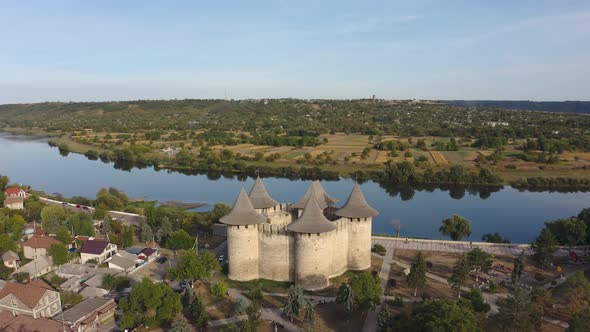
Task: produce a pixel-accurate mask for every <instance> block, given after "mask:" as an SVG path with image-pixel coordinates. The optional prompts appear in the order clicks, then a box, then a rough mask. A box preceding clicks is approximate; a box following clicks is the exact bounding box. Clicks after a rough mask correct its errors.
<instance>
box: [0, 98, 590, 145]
mask: <svg viewBox="0 0 590 332" xmlns="http://www.w3.org/2000/svg"><path fill="white" fill-rule="evenodd" d="M462 106H463V105H462ZM489 121H505V122H509V123H510V125H509V126H506V127H501V128H498V127H496V128H490V127H486V126H482V125H481V124H482V123H485V122H489ZM0 125H1V126H3V127H4V126H7V127H27V128H28V127H39V128H43V129H46V130H49V131H57V130H60V131H65V132H75V131H82V130H84V129H86V128H88V129H92V130H93V131H95V132H116V133H128V134H135V133H138V132H150V135H149V139H157V138H161V136H162V135H161V133H163V132H166V131H172V132H174V133H176V134H177V135H179V136H181V137H183V136H185V135H186V133H187V132H195V131H199V130H203V129H205V130H212V131H222V132H226V131H227V132H229V131H234V132H250V133H256V132H258V133H260V134H262V133H272V134H291V135H292V134H298V135H301V134H304V135H306V136H309V137H313V136H312V135H311V134H312V133H328V132H348V133H362V134H367V135H370V134H377V135H378V134H388V135H400V136H445V137H453V136H455V137H457V136H464V137H482V136H483V135H485V134H488V135H490V136H493V135H500V134H501V135H502V136H505V137H509V138H527V137H541V136H546V137H550V136H551V135H553V132H555V131H559V132H560V135H561V136H568V137H575V136H576V135H578V134H579V133H583V131H584V129H587V128H588V127H589V126H590V120H588V119H586V118H585V117H583V116H580V115H576V114H565V115H564V114H552V113H543V112H530V111H506V110H501V109H486V108H477V109H472V108H464V107H457V106H451V105H448V104H447V105H446V104H442V103H417V102H414V101H373V100H297V99H274V100H266V101H265V102H262V101H261V100H239V101H227V100H188V99H187V100H169V101H162V100H154V101H127V102H116V103H115V102H102V103H38V104H19V105H2V106H0ZM277 131H278V132H277ZM158 133H159V135H158Z"/></svg>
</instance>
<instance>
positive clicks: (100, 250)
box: [80, 239, 117, 264]
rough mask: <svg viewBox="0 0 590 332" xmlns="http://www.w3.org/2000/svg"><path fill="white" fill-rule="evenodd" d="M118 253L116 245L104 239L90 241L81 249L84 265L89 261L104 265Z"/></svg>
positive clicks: (81, 259) (81, 258)
mask: <svg viewBox="0 0 590 332" xmlns="http://www.w3.org/2000/svg"><path fill="white" fill-rule="evenodd" d="M116 253H117V245H116V244H113V243H110V242H108V241H107V240H103V239H90V240H88V241H86V242H85V243H84V244H83V245H82V247H80V262H81V263H82V264H84V263H86V262H88V261H89V260H95V261H96V262H97V263H98V264H102V263H104V261H106V260H107V259H108V258H110V257H111V256H113V255H114V254H116Z"/></svg>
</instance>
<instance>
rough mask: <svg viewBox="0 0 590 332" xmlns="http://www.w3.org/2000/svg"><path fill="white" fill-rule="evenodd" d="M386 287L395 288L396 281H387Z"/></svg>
mask: <svg viewBox="0 0 590 332" xmlns="http://www.w3.org/2000/svg"><path fill="white" fill-rule="evenodd" d="M388 285H389V287H395V286H397V281H396V280H395V279H389V281H388Z"/></svg>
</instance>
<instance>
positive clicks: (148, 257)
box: [137, 248, 159, 262]
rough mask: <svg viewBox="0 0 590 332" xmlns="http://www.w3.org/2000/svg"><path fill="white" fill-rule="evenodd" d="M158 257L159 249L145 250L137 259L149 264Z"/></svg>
mask: <svg viewBox="0 0 590 332" xmlns="http://www.w3.org/2000/svg"><path fill="white" fill-rule="evenodd" d="M158 255H159V253H158V249H154V248H145V249H143V250H142V251H141V252H140V253H139V255H137V257H138V258H139V259H141V260H143V261H146V262H149V261H152V260H154V259H156V257H158Z"/></svg>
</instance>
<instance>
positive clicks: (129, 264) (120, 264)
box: [107, 255, 137, 272]
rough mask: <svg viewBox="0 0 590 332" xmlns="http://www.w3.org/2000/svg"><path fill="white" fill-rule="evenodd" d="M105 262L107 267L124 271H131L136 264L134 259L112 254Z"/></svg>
mask: <svg viewBox="0 0 590 332" xmlns="http://www.w3.org/2000/svg"><path fill="white" fill-rule="evenodd" d="M107 263H108V264H109V268H111V269H119V270H123V271H125V272H131V271H133V270H134V269H135V267H136V266H137V265H136V263H135V261H134V260H130V259H128V258H126V257H123V256H119V255H115V256H113V257H112V258H111V259H110V260H109V261H108V262H107Z"/></svg>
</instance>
